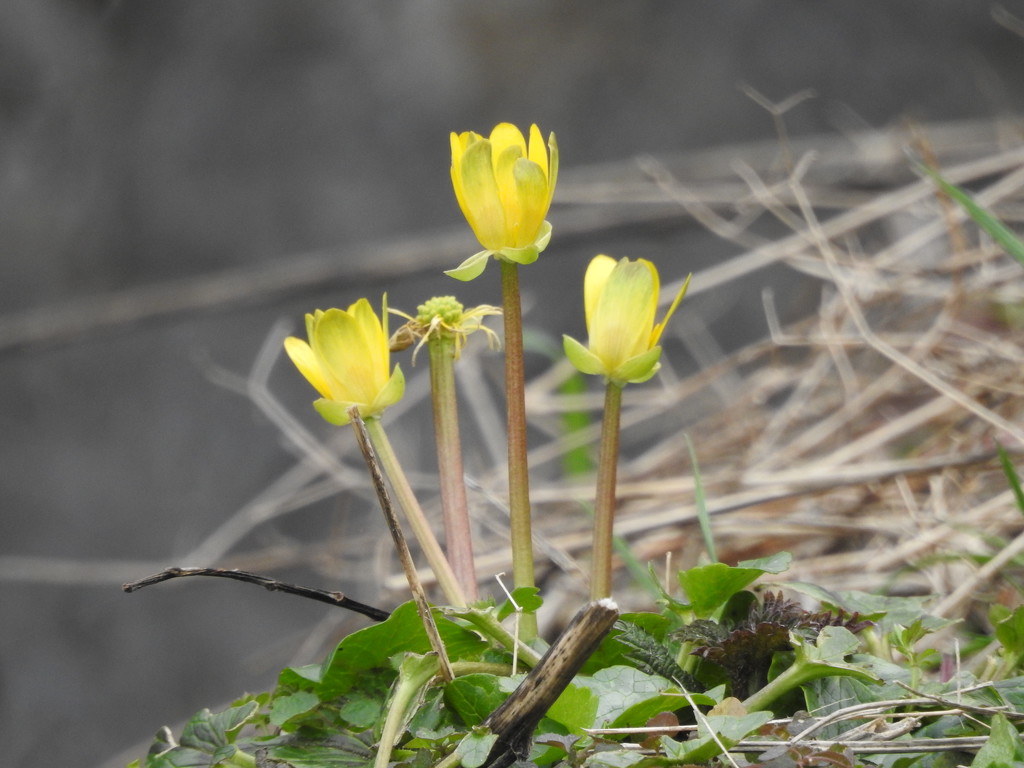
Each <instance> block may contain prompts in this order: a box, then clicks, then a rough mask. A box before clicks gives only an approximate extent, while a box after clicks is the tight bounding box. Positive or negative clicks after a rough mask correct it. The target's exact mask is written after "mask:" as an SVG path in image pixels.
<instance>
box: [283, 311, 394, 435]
mask: <svg viewBox="0 0 1024 768" xmlns="http://www.w3.org/2000/svg"><path fill="white" fill-rule="evenodd" d="M383 317H384V320H383V323H382V322H381V320H380V319H379V318H378V317H377V313H376V312H374V311H373V307H371V306H370V302H368V301H367V300H366V299H360V300H359V301H357V302H356V303H355V304H353V305H352V306H350V307H349V308H348V309H347V310H341V309H328V310H327V311H326V312H323V311H321V310H319V309H318V310H316V311H315V312H314V313H313V314H311V315H309V314H308V315H306V335H307V337H308V338H309V342H308V343H307V342H305V341H303V340H302V339H299V338H296V337H294V336H289V337H288V338H287V339H285V340H284V348H285V351H286V352H287V353H288V357H290V358H291V360H292V362H293V363H295V367H296V368H298V369H299V372H300V373H301V374H302V375H303V376H305V377H306V379H307V381H309V383H310V384H312V385H313V387H314V388H315V389H316V391H317V392H319V393H320V394H321V395H322V397H321V398H320V399H319V400H317V401H316V402H314V403H313V407H315V408H316V409H317V411H318V412H319V413H320V415H321V416H323V417H324V419H326V420H327V421H329V422H330V423H331V424H339V425H341V424H348V423H349V421H350V419H349V415H348V409H349V408H351V407H352V406H353V405H355V406H358V407H359V415H360V416H362V417H363V418H364V419H367V418H372V417H374V416H379V415H380V414H381V413H382V412H383V411H384V409H385V408H387V407H388V406H389V405H393V404H394V403H397V402H398V401H399V400H401V399H402V395H403V394H404V392H405V377H404V376H403V375H402V369H401V368H400V367H399V366H397V365H396V366H395V370H394V372H392V371H391V370H390V367H391V363H390V357H391V355H390V351H389V349H388V306H387V296H385V297H384V301H383Z"/></svg>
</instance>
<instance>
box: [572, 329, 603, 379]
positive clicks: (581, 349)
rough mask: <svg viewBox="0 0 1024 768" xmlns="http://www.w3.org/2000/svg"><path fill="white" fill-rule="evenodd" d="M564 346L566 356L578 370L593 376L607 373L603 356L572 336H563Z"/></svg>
mask: <svg viewBox="0 0 1024 768" xmlns="http://www.w3.org/2000/svg"><path fill="white" fill-rule="evenodd" d="M562 348H563V349H564V350H565V356H566V357H567V358H569V362H570V363H572V364H573V365H574V366H575V367H576V370H578V371H579V372H580V373H586V374H589V375H591V376H597V375H603V374H605V373H606V371H605V367H604V363H602V362H601V358H599V357H598V356H597V355H595V354H594V353H593V352H591V351H590V350H589V349H587V348H586V347H585V346H583V345H582V344H580V342H578V341H576V339H574V338H573V337H572V336H562Z"/></svg>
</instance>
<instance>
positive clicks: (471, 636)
mask: <svg viewBox="0 0 1024 768" xmlns="http://www.w3.org/2000/svg"><path fill="white" fill-rule="evenodd" d="M435 616H436V617H437V619H438V621H437V629H438V632H439V633H440V635H441V640H442V641H443V642H444V645H445V648H446V649H447V651H448V655H449V657H450V658H451V659H452V660H457V659H458V660H464V659H476V658H478V657H479V655H480V654H482V653H483V651H484V650H485V649H486V648H487V643H486V642H485V641H484V640H482V639H481V638H480V636H479V635H477V634H476V633H474V632H471V631H470V630H468V629H465V628H463V627H460V626H458V625H456V624H455V623H453V622H451V621H448V620H446V619H444V618H443V617H442V616H440V614H437V613H435ZM430 650H431V648H430V641H429V640H428V639H427V634H426V631H425V630H424V629H423V622H422V621H421V620H420V617H419V614H417V613H416V606H415V605H414V604H413V603H412V602H411V601H410V602H408V603H403V604H402V605H400V606H398V608H396V609H395V610H394V612H393V613H392V614H391V616H390V617H389V618H388V619H387V620H386V621H383V622H381V623H379V624H374V625H373V626H370V627H366V628H365V629H361V630H359V631H358V632H353V633H352V634H351V635H349V636H348V637H346V638H345V639H344V640H342V641H341V642H340V643H339V644H338V646H337V647H336V648H335V649H334V651H333V652H332V653H331V654H330V655H329V656H328V657H327V658H326V659H325V660H324V663H323V665H322V666H321V672H320V683H319V685H318V686H317V687H316V693H317V695H318V696H320V698H321V700H323V701H328V700H330V699H334V698H337V697H338V696H341V695H342V694H344V693H345V692H347V691H348V690H350V689H351V688H353V687H354V686H356V685H357V684H358V683H360V678H361V677H364V676H365V673H366V671H367V670H371V669H379V668H386V669H391V663H390V659H391V657H392V656H394V655H395V654H398V653H402V652H408V653H417V654H425V653H429V652H430Z"/></svg>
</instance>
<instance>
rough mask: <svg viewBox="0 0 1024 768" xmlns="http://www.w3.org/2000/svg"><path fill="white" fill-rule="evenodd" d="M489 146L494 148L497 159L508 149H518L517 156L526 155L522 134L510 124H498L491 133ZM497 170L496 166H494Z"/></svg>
mask: <svg viewBox="0 0 1024 768" xmlns="http://www.w3.org/2000/svg"><path fill="white" fill-rule="evenodd" d="M490 141H491V146H492V147H493V148H494V157H495V158H497V157H498V156H500V155H501V153H502V152H504V151H505V150H506V149H508V148H509V147H518V148H519V154H520V155H525V154H526V140H525V139H524V138H523V133H522V131H520V130H519V129H518V128H516V127H515V126H514V125H512V123H498V124H497V125H496V126H494V130H493V131H491V139H490ZM495 170H497V165H495Z"/></svg>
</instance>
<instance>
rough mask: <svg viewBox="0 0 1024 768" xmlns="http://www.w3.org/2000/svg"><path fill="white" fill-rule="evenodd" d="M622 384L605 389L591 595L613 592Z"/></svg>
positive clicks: (595, 511)
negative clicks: (613, 552)
mask: <svg viewBox="0 0 1024 768" xmlns="http://www.w3.org/2000/svg"><path fill="white" fill-rule="evenodd" d="M621 411H622V387H621V386H619V385H618V384H613V383H612V382H610V381H609V382H608V385H607V389H605V393H604V419H603V420H602V422H601V447H600V449H599V454H598V458H597V497H596V499H595V503H594V547H593V552H592V554H591V566H590V599H591V600H600V599H601V598H602V597H610V596H611V593H612V539H613V535H614V534H613V531H612V527H613V524H614V523H615V478H616V472H617V469H618V463H619V414H620V413H621Z"/></svg>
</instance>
